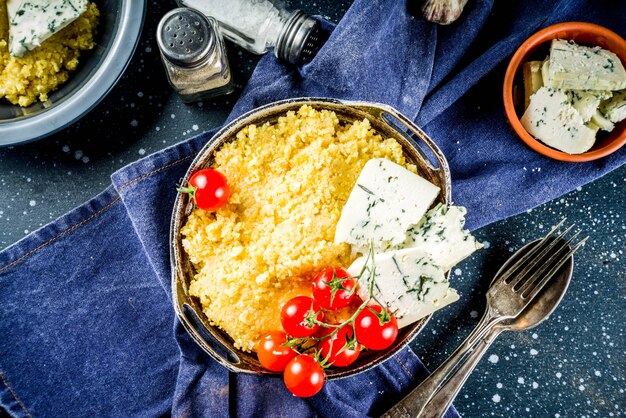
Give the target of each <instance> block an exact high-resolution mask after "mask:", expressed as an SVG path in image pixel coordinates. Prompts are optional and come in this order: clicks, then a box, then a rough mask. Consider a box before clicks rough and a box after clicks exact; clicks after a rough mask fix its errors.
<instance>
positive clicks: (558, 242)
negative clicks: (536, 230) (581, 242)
mask: <svg viewBox="0 0 626 418" xmlns="http://www.w3.org/2000/svg"><path fill="white" fill-rule="evenodd" d="M570 229H571V227H570V228H568V230H567V231H566V232H565V233H563V234H561V236H560V237H558V238H556V239H555V242H554V244H555V245H554V246H560V248H558V249H556V251H553V252H552V254H551V255H550V256H549V257H547V256H548V254H542V255H544V256H546V257H547V259H539V258H538V263H541V265H540V267H539V268H538V269H537V270H535V271H534V272H533V273H532V275H531V276H530V277H529V278H528V279H527V280H526V281H524V283H523V284H522V285H520V286H519V287H518V288H517V289H515V286H514V287H513V288H514V289H515V291H516V292H517V293H519V294H520V295H524V294H525V293H526V292H527V291H528V290H529V289H530V288H531V287H533V286H534V283H535V281H536V280H537V279H538V278H540V277H541V275H542V274H543V273H544V272H545V271H546V270H547V269H548V268H549V267H550V264H551V263H552V262H553V261H554V260H555V259H556V258H557V257H558V256H559V255H560V254H561V253H562V252H567V250H569V249H570V243H572V242H573V241H574V240H575V239H576V237H578V235H579V234H580V231H577V232H576V233H575V234H574V235H572V237H570V238H569V239H568V240H567V241H565V238H564V236H565V234H566V233H567V232H568V231H569V230H570Z"/></svg>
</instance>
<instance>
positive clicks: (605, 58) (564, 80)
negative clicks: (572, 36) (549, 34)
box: [543, 39, 626, 90]
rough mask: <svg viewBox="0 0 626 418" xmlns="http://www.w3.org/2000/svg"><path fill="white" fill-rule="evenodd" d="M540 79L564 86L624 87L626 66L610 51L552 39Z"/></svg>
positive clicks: (550, 85)
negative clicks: (546, 65)
mask: <svg viewBox="0 0 626 418" xmlns="http://www.w3.org/2000/svg"><path fill="white" fill-rule="evenodd" d="M543 83H544V86H547V87H552V88H560V89H568V90H569V89H571V90H621V89H624V88H626V70H624V65H623V64H622V62H621V61H620V59H619V57H618V56H617V55H615V54H614V53H612V52H611V51H607V50H606V49H603V48H600V47H599V46H595V47H587V46H581V45H578V44H576V43H575V42H574V41H571V40H570V41H565V40H562V39H553V40H552V43H551V45H550V63H549V69H548V77H547V79H546V77H544V79H543Z"/></svg>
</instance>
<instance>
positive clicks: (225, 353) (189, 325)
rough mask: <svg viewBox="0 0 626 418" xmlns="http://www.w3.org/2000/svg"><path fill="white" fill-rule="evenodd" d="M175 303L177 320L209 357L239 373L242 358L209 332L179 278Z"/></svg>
mask: <svg viewBox="0 0 626 418" xmlns="http://www.w3.org/2000/svg"><path fill="white" fill-rule="evenodd" d="M176 287H177V289H176V304H175V305H174V310H175V311H176V316H177V317H178V320H179V321H180V323H181V324H182V325H183V327H184V328H185V329H186V330H187V332H188V333H189V335H190V336H191V338H193V340H194V341H195V342H196V343H197V344H198V346H200V348H202V350H203V351H204V352H205V353H207V354H208V355H209V356H211V358H212V359H213V360H215V361H217V362H218V363H220V364H221V365H223V366H224V367H226V368H227V369H228V370H230V371H232V372H237V373H241V372H242V371H243V370H242V369H241V367H240V365H241V363H242V359H241V358H240V357H239V356H238V355H237V354H236V353H235V352H234V351H232V350H231V349H229V348H228V347H227V345H226V344H225V343H224V342H223V341H220V337H219V336H218V335H215V334H213V333H211V332H210V331H209V330H208V329H207V328H206V326H205V325H204V323H203V322H202V319H201V318H200V317H199V316H198V313H197V312H196V311H195V309H194V308H193V306H192V305H191V304H189V303H188V300H187V298H186V292H185V290H184V289H183V288H182V284H181V281H180V280H177V284H176ZM251 373H252V371H251Z"/></svg>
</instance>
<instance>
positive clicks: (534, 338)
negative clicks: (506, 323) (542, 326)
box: [532, 332, 539, 340]
mask: <svg viewBox="0 0 626 418" xmlns="http://www.w3.org/2000/svg"><path fill="white" fill-rule="evenodd" d="M532 337H533V340H536V339H537V338H539V336H538V335H537V333H536V332H535V333H533V335H532Z"/></svg>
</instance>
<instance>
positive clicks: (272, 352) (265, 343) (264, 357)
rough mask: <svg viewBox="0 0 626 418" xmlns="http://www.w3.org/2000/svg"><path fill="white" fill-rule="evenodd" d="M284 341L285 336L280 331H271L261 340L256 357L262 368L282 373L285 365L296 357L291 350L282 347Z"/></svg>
mask: <svg viewBox="0 0 626 418" xmlns="http://www.w3.org/2000/svg"><path fill="white" fill-rule="evenodd" d="M285 341H287V334H285V333H284V332H282V331H272V332H270V333H269V334H267V335H266V336H265V337H263V338H261V341H259V344H258V346H257V349H256V355H257V357H258V358H259V362H260V363H261V365H262V366H263V367H265V368H266V369H268V370H272V371H274V372H282V371H283V370H285V366H287V363H289V362H290V361H291V359H293V358H294V357H295V356H297V355H298V353H296V352H295V351H293V350H292V349H291V348H289V347H287V346H284V345H282V344H283V343H284V342H285Z"/></svg>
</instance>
